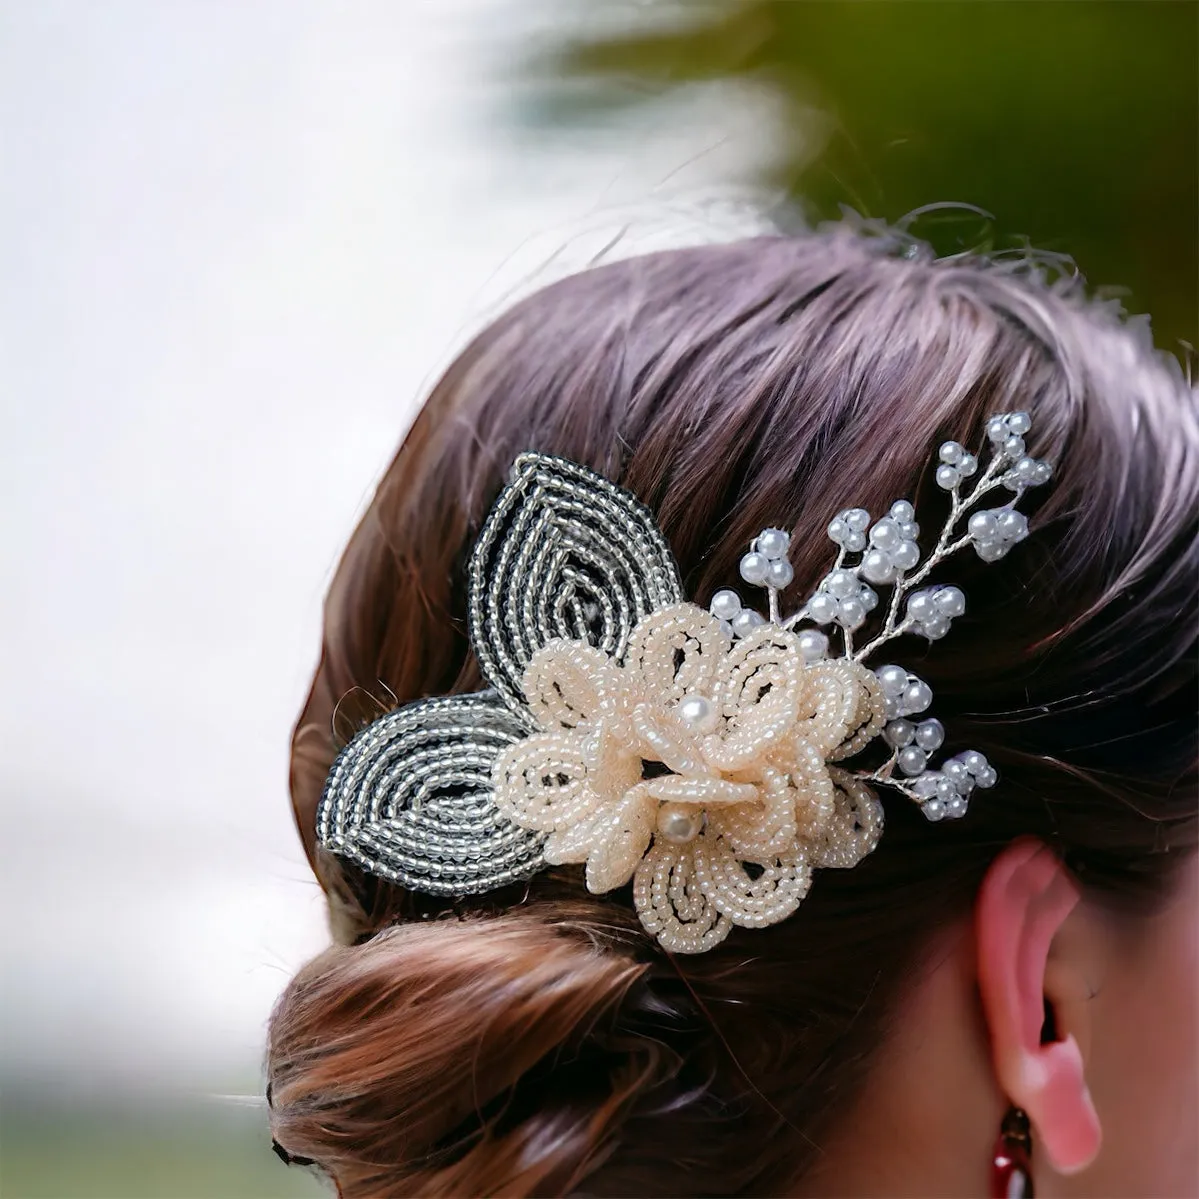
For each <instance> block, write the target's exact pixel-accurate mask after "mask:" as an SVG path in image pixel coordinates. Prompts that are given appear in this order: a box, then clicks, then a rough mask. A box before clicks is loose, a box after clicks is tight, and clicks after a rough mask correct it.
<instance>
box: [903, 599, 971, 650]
mask: <svg viewBox="0 0 1199 1199" xmlns="http://www.w3.org/2000/svg"><path fill="white" fill-rule="evenodd" d="M965 611H966V596H965V594H964V593H963V592H962V589H961V588H960V587H929V588H925V589H924V590H923V591H914V592H913V593H912V594H911V595H910V596H909V597H908V607H907V618H908V619H907V623H908V625H909V627H910V628H911V630H912V632H913V633H919V634H920V635H921V636H922V637H927V638H928V639H929V640H930V641H939V640H940V639H941V638H942V637H944V636H945V634H946V633H948V632H949V626H950V623H951V622H952V621H953V620H954V618H955V617H958V616H961V615H962V614H963V613H964V612H965Z"/></svg>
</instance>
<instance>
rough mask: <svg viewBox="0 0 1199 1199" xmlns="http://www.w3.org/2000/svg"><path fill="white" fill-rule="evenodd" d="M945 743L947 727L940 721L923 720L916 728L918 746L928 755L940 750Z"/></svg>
mask: <svg viewBox="0 0 1199 1199" xmlns="http://www.w3.org/2000/svg"><path fill="white" fill-rule="evenodd" d="M944 742H945V726H944V725H943V724H942V723H941V722H940V721H939V720H936V719H933V720H922V721H921V722H920V723H919V724H918V725H917V726H916V744H917V745H918V746H920V748H921V749H922V750H924V751H925V752H926V753H932V752H933V750H935V749H940V748H941V746H942V745H943V744H944Z"/></svg>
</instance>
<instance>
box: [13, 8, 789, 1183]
mask: <svg viewBox="0 0 1199 1199" xmlns="http://www.w3.org/2000/svg"><path fill="white" fill-rule="evenodd" d="M613 7H614V9H616V10H619V13H620V15H621V17H622V19H628V18H629V12H628V10H629V9H630V8H635V7H636V6H635V5H633V6H629V5H619V6H613ZM568 8H569V11H570V12H572V13H573V12H574V11H575V10H574V9H573V6H568V5H566V4H565V3H564V2H563V0H554V2H551V0H546V2H545V3H542V4H540V5H537V4H529V3H520V2H519V0H428V2H426V3H418V2H415V0H406V2H401V0H374V2H372V0H355V2H353V3H348V4H333V3H316V2H314V0H190V2H188V0H140V2H139V0H104V2H103V3H100V2H95V0H38V2H37V3H36V4H34V3H24V4H21V3H11V4H8V5H6V6H4V10H3V11H2V12H0V147H2V153H3V159H2V166H0V250H2V259H0V262H2V268H0V394H2V395H3V397H4V411H5V416H6V419H5V430H6V436H5V438H4V443H3V455H4V461H3V470H2V472H0V479H2V486H3V488H4V495H3V508H2V511H3V519H4V534H3V537H4V546H5V551H6V570H5V587H4V589H3V598H2V600H0V602H2V603H3V617H4V619H3V622H2V624H0V628H2V633H0V636H2V637H3V644H2V647H0V660H2V661H3V669H4V681H5V686H4V688H3V696H2V700H0V702H2V703H3V730H4V735H3V746H2V752H3V776H2V786H3V790H2V793H0V803H2V804H3V820H4V826H5V834H4V842H3V843H4V857H5V863H4V868H3V872H2V874H0V886H2V888H3V895H4V900H5V903H4V915H3V936H2V950H3V962H2V967H3V984H2V995H0V1005H2V1006H0V1022H2V1043H0V1084H2V1085H0V1096H2V1098H0V1103H2V1105H3V1106H2V1108H0V1145H2V1148H3V1153H2V1154H0V1191H2V1193H3V1194H4V1195H6V1196H16V1195H35V1194H47V1195H49V1194H56V1195H65V1194H68V1193H78V1194H109V1193H112V1194H126V1195H132V1194H135V1193H136V1194H164V1195H165V1194H172V1195H175V1194H177V1195H185V1194H204V1193H218V1190H219V1193H222V1194H234V1193H244V1194H247V1195H248V1194H263V1193H266V1191H265V1190H264V1189H263V1188H265V1187H267V1186H268V1183H267V1182H266V1181H264V1179H267V1178H269V1179H270V1182H269V1186H271V1187H275V1188H277V1189H275V1190H272V1191H271V1192H270V1193H275V1194H284V1193H288V1194H292V1193H295V1194H299V1193H308V1191H307V1190H306V1189H305V1188H306V1187H307V1183H306V1180H304V1179H301V1180H300V1181H299V1182H296V1181H295V1179H294V1177H293V1178H289V1180H288V1181H283V1176H284V1175H286V1174H288V1172H285V1171H283V1169H282V1167H281V1166H278V1165H277V1163H275V1162H274V1159H272V1158H270V1156H269V1153H268V1152H267V1148H266V1141H265V1133H263V1132H262V1128H263V1124H262V1111H261V1107H260V1106H259V1107H254V1106H252V1104H253V1102H254V1101H253V1100H251V1101H248V1102H250V1104H251V1106H250V1107H249V1108H248V1110H249V1111H250V1112H251V1113H252V1117H253V1121H254V1122H253V1124H252V1126H248V1127H249V1129H250V1131H249V1132H246V1134H245V1135H246V1136H247V1137H248V1138H249V1140H248V1141H247V1143H248V1144H252V1153H253V1155H254V1157H253V1160H254V1162H255V1163H257V1162H258V1161H259V1159H260V1160H261V1163H262V1167H261V1168H262V1169H263V1170H264V1171H267V1170H269V1174H268V1173H264V1174H263V1176H262V1178H259V1177H258V1175H257V1174H256V1173H254V1174H252V1175H251V1174H247V1175H246V1176H245V1178H243V1179H241V1180H240V1181H239V1180H238V1179H237V1178H235V1177H234V1176H233V1175H231V1174H227V1175H223V1176H222V1177H221V1179H220V1181H211V1180H210V1181H204V1178H203V1168H204V1167H203V1164H202V1160H201V1164H197V1163H196V1161H193V1160H192V1159H191V1158H189V1157H187V1153H188V1152H191V1153H192V1154H193V1156H194V1157H196V1158H198V1159H204V1158H205V1157H206V1156H207V1155H208V1154H209V1153H211V1154H212V1155H214V1156H216V1157H222V1156H224V1157H229V1156H231V1154H226V1153H225V1150H224V1149H223V1147H222V1146H221V1145H220V1144H208V1145H207V1146H205V1145H201V1146H199V1147H198V1148H196V1149H194V1150H189V1151H185V1150H183V1149H179V1150H178V1151H177V1156H176V1157H172V1154H173V1153H176V1151H175V1150H171V1151H170V1152H168V1151H167V1150H165V1149H164V1150H163V1153H162V1156H163V1160H162V1161H159V1162H156V1163H153V1164H152V1165H148V1164H147V1163H146V1162H145V1161H142V1160H140V1159H137V1160H136V1161H135V1159H136V1158H137V1153H138V1152H139V1150H138V1146H137V1141H138V1135H139V1134H138V1133H137V1131H136V1130H137V1129H138V1128H139V1127H142V1126H143V1124H139V1121H143V1117H145V1113H147V1112H150V1111H152V1110H154V1109H158V1110H159V1111H161V1110H165V1107H164V1105H166V1106H169V1105H170V1104H172V1103H175V1102H176V1101H180V1102H182V1101H185V1100H189V1098H190V1099H191V1100H195V1101H196V1102H199V1103H209V1104H217V1105H219V1104H220V1103H222V1102H225V1103H228V1102H229V1101H222V1100H219V1099H217V1098H216V1097H217V1096H221V1095H229V1094H239V1093H240V1094H245V1095H246V1096H257V1094H258V1091H259V1089H260V1082H259V1062H260V1057H261V1052H262V1040H263V1027H264V1022H265V1019H266V1015H267V1013H268V1011H269V1009H270V1006H271V1003H272V1002H273V1000H274V998H275V996H276V995H277V994H278V992H279V990H280V989H281V988H282V986H283V985H284V983H285V982H286V980H287V978H288V976H289V974H290V973H291V972H292V971H293V970H294V969H295V968H296V967H297V966H298V965H299V964H300V963H301V962H302V961H303V960H304V959H305V958H306V957H308V956H310V955H311V954H313V953H314V952H316V951H317V950H318V949H319V948H320V947H321V946H322V945H323V944H324V942H325V930H324V924H323V909H322V904H321V901H320V897H319V892H318V890H317V888H316V886H315V884H314V882H313V880H312V878H311V876H310V874H309V872H308V869H307V866H306V864H305V862H304V860H303V856H302V853H301V851H300V848H299V842H298V839H297V837H296V835H295V833H294V831H293V828H292V824H291V815H290V811H289V807H288V799H287V792H286V779H287V764H288V735H289V732H290V726H291V722H292V720H293V718H294V716H295V714H296V712H297V710H298V708H299V705H300V702H301V700H302V697H303V695H304V692H305V689H306V686H307V682H308V678H309V674H310V671H311V669H312V666H313V664H314V662H315V658H316V652H317V647H318V636H319V625H320V615H321V613H320V606H321V599H322V593H323V590H324V587H325V585H326V583H327V580H328V578H329V575H330V572H331V570H332V567H333V565H334V563H335V561H336V559H337V556H338V553H339V551H340V548H341V546H342V544H343V543H344V541H345V539H346V537H347V536H348V534H349V532H350V530H351V529H352V527H353V524H354V522H355V519H356V516H357V514H358V513H359V512H360V511H361V509H362V506H363V505H364V503H365V501H366V499H367V497H368V496H369V493H370V490H371V488H372V485H373V483H374V481H375V480H376V479H377V477H378V475H379V473H380V471H381V470H382V468H383V467H384V465H385V464H386V462H387V460H388V459H389V458H390V456H391V454H392V453H393V452H394V449H395V446H396V444H397V443H398V441H399V439H400V437H401V435H402V433H403V430H404V428H405V426H406V425H407V423H408V421H409V420H410V419H411V416H412V414H413V411H414V407H415V405H416V404H417V403H418V401H419V398H420V397H421V395H422V394H423V393H424V392H425V391H427V389H428V386H429V384H430V382H431V381H432V377H433V376H434V375H435V373H436V372H437V371H438V370H439V369H440V368H441V367H442V366H444V365H445V363H446V361H447V360H448V358H449V357H450V355H451V354H452V352H453V351H454V349H455V348H456V347H458V346H459V345H460V344H461V342H462V341H463V339H464V338H465V337H466V336H467V335H468V334H469V332H470V331H472V330H473V329H475V328H476V327H477V326H478V325H479V324H480V323H482V322H483V321H484V320H485V319H486V318H487V316H488V314H489V313H491V312H494V311H495V308H496V307H497V306H498V305H500V304H502V303H503V302H504V301H505V299H506V298H508V297H509V296H510V295H511V294H512V293H513V292H514V291H516V290H521V289H524V288H527V287H529V286H532V285H534V284H536V283H537V282H541V281H544V279H545V278H546V277H548V276H549V275H551V274H553V275H556V274H558V273H562V272H563V271H565V270H567V269H572V268H577V267H579V266H581V265H584V264H585V263H586V262H587V261H588V260H589V259H590V258H591V257H592V256H593V255H594V254H596V253H597V252H599V251H601V250H602V249H603V248H604V247H605V246H607V245H608V244H609V243H610V242H611V241H612V239H613V237H616V236H619V238H620V240H619V245H618V248H617V250H616V251H615V252H617V253H620V252H628V251H630V250H637V249H644V248H646V247H647V246H649V245H651V244H657V243H658V242H660V241H664V240H665V241H682V240H696V239H706V238H710V237H716V236H722V235H724V234H725V233H731V232H741V231H744V228H745V227H746V224H745V218H744V217H743V212H742V209H741V207H740V206H739V203H738V202H737V201H735V200H734V201H732V202H727V196H728V194H729V193H728V192H727V191H726V190H725V185H726V184H727V183H728V181H730V180H732V179H734V178H736V177H738V176H739V175H741V173H742V171H743V168H744V167H745V166H746V162H747V159H752V158H753V156H754V155H755V154H756V153H757V147H758V146H759V145H760V139H761V137H762V135H763V132H764V130H766V128H767V127H768V126H769V124H770V121H771V118H772V114H771V112H770V111H769V110H766V109H764V108H763V106H762V102H761V101H760V99H759V98H757V97H755V96H754V95H753V94H750V93H743V92H730V91H729V90H728V89H727V88H723V87H722V88H713V89H711V90H709V91H705V92H703V93H702V94H695V95H691V96H688V97H687V104H686V108H685V110H683V109H681V108H680V109H676V110H675V111H663V110H661V109H659V110H657V111H656V113H655V114H654V115H653V116H652V117H646V116H644V115H642V116H639V117H638V118H636V120H637V121H639V122H641V124H638V125H637V126H635V127H633V126H629V127H625V128H620V127H615V126H609V127H608V128H607V129H606V130H597V131H596V134H595V136H594V137H593V138H591V139H589V141H588V144H587V145H586V146H579V145H572V144H568V143H566V142H565V141H563V140H562V139H561V137H560V136H559V137H557V138H555V139H552V140H547V138H542V137H539V136H538V135H537V134H536V133H535V132H531V131H530V130H529V127H528V126H524V127H523V128H524V132H523V133H521V132H517V128H518V123H517V122H515V121H513V120H512V119H511V115H510V111H509V110H510V108H511V107H512V105H513V104H514V103H516V102H518V101H519V88H518V85H517V84H515V83H514V82H513V81H512V79H511V78H510V76H509V74H508V72H509V70H511V69H512V68H513V67H514V65H515V64H516V61H517V59H518V57H519V56H520V55H522V54H524V53H526V52H527V51H528V49H529V48H530V47H531V46H534V45H536V40H537V37H538V35H539V31H544V30H545V29H546V28H547V27H548V26H549V25H551V24H552V23H553V22H554V21H557V20H561V19H565V14H566V13H567V11H568ZM632 119H633V118H630V120H632ZM646 122H649V123H648V124H647V123H646ZM655 122H657V123H655ZM667 129H669V130H670V132H669V133H667V132H665V131H666V130H667ZM118 1100H119V1103H118ZM114 1104H116V1105H117V1106H120V1105H124V1106H125V1107H128V1108H129V1110H130V1111H132V1112H134V1113H135V1116H136V1118H134V1116H131V1117H130V1118H129V1120H127V1121H126V1123H125V1124H123V1125H121V1126H120V1129H121V1130H123V1131H121V1130H118V1131H117V1132H112V1131H111V1130H110V1131H109V1132H108V1133H103V1135H101V1134H97V1135H96V1136H94V1137H93V1140H92V1141H88V1140H87V1137H86V1136H85V1135H84V1133H82V1132H80V1133H78V1134H77V1133H76V1132H75V1131H73V1130H74V1129H75V1124H73V1123H72V1122H71V1121H72V1120H76V1119H77V1120H83V1121H85V1118H86V1119H93V1122H94V1120H95V1119H99V1118H100V1117H99V1116H97V1115H96V1113H98V1112H99V1113H104V1112H107V1113H108V1114H109V1115H111V1112H112V1111H113V1110H114ZM122 1110H124V1108H122ZM172 1110H174V1109H172ZM179 1110H180V1111H181V1112H183V1113H184V1115H182V1116H180V1119H182V1120H184V1121H185V1122H186V1120H188V1119H190V1118H191V1117H188V1116H187V1115H186V1113H187V1112H189V1111H191V1110H193V1109H191V1108H188V1107H186V1104H185V1105H184V1107H182V1108H180V1109H179ZM196 1110H199V1109H196ZM68 1113H75V1115H73V1116H70V1117H69V1118H68ZM79 1113H83V1115H80V1114H79ZM88 1113H91V1115H90V1116H89V1115H88ZM137 1113H142V1114H141V1115H137ZM197 1119H200V1118H199V1117H197ZM81 1127H82V1125H81ZM88 1127H91V1125H88ZM101 1127H102V1128H107V1127H108V1125H103V1122H102V1121H101ZM130 1130H133V1131H130ZM146 1135H150V1134H148V1133H147V1134H146ZM165 1135H166V1134H162V1135H161V1136H160V1134H159V1133H158V1132H155V1133H154V1134H153V1136H154V1137H155V1138H158V1139H159V1140H160V1141H161V1140H162V1138H163V1137H164V1136H165ZM221 1135H224V1134H221ZM234 1135H235V1133H234V1132H232V1131H231V1132H230V1133H229V1136H230V1137H233V1136H234ZM122 1137H128V1139H129V1146H128V1147H127V1149H126V1150H122V1151H121V1152H117V1150H116V1149H114V1148H113V1145H114V1144H115V1143H116V1142H118V1141H121V1138H122ZM166 1139H167V1140H169V1139H170V1138H169V1137H166ZM231 1143H232V1142H231ZM98 1145H100V1146H102V1147H101V1148H97V1146H98ZM89 1146H90V1148H89ZM142 1148H143V1149H144V1146H143V1147H142ZM247 1152H250V1150H247ZM105 1154H107V1155H108V1156H105ZM110 1157H111V1158H112V1160H109V1158H110ZM76 1159H78V1160H76ZM101 1159H103V1160H101ZM267 1163H269V1166H268V1164H267ZM257 1168H258V1167H257V1164H256V1165H255V1166H254V1169H255V1170H256V1169H257ZM230 1169H232V1167H230ZM247 1169H249V1167H247ZM156 1170H157V1173H155V1171H156ZM294 1174H295V1172H294V1171H292V1172H290V1175H293V1176H294ZM148 1180H149V1181H148ZM286 1187H291V1188H292V1189H291V1190H286V1189H285V1188H286ZM206 1188H211V1189H207V1190H206ZM239 1188H240V1190H239Z"/></svg>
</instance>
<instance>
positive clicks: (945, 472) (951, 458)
mask: <svg viewBox="0 0 1199 1199" xmlns="http://www.w3.org/2000/svg"><path fill="white" fill-rule="evenodd" d="M937 457H938V458H940V460H941V465H940V466H938V467H937V472H936V474H935V475H934V476H933V477H934V478H935V479H936V481H937V486H938V487H940V488H942V489H943V490H945V491H952V490H953V489H954V488H955V487H960V486H961V485H962V483H963V482H964V481H965V480H966V479H968V478H970V476H971V475H973V474H974V473H975V472H976V471H977V470H978V459H977V458H976V457H975V456H974V455H973V454H971V453H970V452H969V451H967V449H966V447H965V446H963V445H960V444H959V443H958V442H956V441H947V442H945V443H944V444H943V445H942V446H941V448H940V450H939V451H938V452H937Z"/></svg>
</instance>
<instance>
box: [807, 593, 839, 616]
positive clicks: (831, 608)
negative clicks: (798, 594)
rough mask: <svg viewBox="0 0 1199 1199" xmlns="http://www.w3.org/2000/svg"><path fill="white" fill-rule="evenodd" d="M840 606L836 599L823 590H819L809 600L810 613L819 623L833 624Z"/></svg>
mask: <svg viewBox="0 0 1199 1199" xmlns="http://www.w3.org/2000/svg"><path fill="white" fill-rule="evenodd" d="M838 608H839V605H838V603H837V601H836V599H834V598H833V596H831V595H826V594H825V593H824V592H823V591H819V592H817V593H816V594H815V595H814V596H812V598H811V599H810V600H808V615H809V616H810V617H811V618H812V619H813V620H814V621H815V622H816V623H817V624H831V623H832V622H833V621H834V620H836V619H837V611H838Z"/></svg>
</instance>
